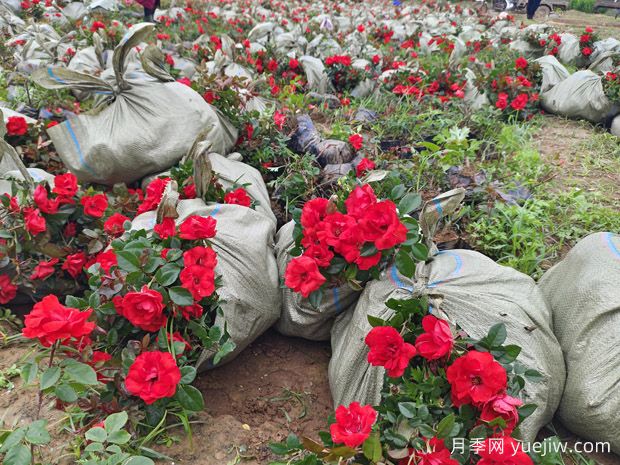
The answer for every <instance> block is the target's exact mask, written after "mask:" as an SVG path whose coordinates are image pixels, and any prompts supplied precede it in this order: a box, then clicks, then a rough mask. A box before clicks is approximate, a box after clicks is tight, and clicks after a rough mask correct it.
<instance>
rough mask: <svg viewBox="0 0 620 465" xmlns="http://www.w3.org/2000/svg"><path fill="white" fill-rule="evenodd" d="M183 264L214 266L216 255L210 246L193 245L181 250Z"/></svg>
mask: <svg viewBox="0 0 620 465" xmlns="http://www.w3.org/2000/svg"><path fill="white" fill-rule="evenodd" d="M183 264H184V265H185V266H186V267H187V266H192V265H199V266H206V267H207V268H211V269H213V268H215V265H216V264H217V255H216V254H215V251H214V250H213V249H212V248H211V247H201V246H199V247H194V248H192V249H189V250H186V251H185V252H183Z"/></svg>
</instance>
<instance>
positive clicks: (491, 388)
mask: <svg viewBox="0 0 620 465" xmlns="http://www.w3.org/2000/svg"><path fill="white" fill-rule="evenodd" d="M446 376H447V378H448V382H449V383H450V385H451V387H452V403H453V404H454V405H455V406H456V407H460V406H461V405H463V404H473V405H476V406H478V405H482V404H484V403H485V402H488V401H489V400H491V399H492V398H493V397H495V396H496V395H498V394H500V393H501V392H503V391H504V390H505V389H506V382H507V377H506V370H505V369H504V367H502V366H501V365H500V364H499V363H498V362H497V361H496V360H495V359H494V358H493V356H492V355H491V354H490V353H488V352H478V351H476V350H472V351H470V352H468V353H467V354H466V355H463V356H462V357H459V358H457V359H456V360H455V361H454V363H453V364H452V365H450V366H449V367H448V370H447V371H446Z"/></svg>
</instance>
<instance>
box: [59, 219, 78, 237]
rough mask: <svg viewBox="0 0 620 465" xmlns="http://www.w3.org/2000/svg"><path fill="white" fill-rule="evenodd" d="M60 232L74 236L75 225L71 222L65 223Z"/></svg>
mask: <svg viewBox="0 0 620 465" xmlns="http://www.w3.org/2000/svg"><path fill="white" fill-rule="evenodd" d="M62 233H63V235H64V236H65V237H74V236H75V235H76V233H77V225H76V224H75V223H73V222H69V223H67V225H66V226H65V227H64V229H63V230H62Z"/></svg>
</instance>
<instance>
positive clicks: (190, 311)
mask: <svg viewBox="0 0 620 465" xmlns="http://www.w3.org/2000/svg"><path fill="white" fill-rule="evenodd" d="M202 312H203V309H202V306H201V305H198V304H194V305H188V306H185V307H181V314H182V315H183V318H185V319H186V320H187V321H189V320H191V319H192V318H200V317H201V316H202Z"/></svg>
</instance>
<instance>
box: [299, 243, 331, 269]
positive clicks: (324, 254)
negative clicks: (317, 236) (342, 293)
mask: <svg viewBox="0 0 620 465" xmlns="http://www.w3.org/2000/svg"><path fill="white" fill-rule="evenodd" d="M303 255H304V257H310V258H312V259H313V260H314V261H315V262H316V264H317V265H318V266H320V267H321V268H324V267H327V266H329V263H330V262H331V261H332V258H334V253H333V252H332V251H331V250H329V247H327V246H325V245H320V244H314V245H311V246H310V247H308V248H307V249H306V250H305V251H304V254H303Z"/></svg>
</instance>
